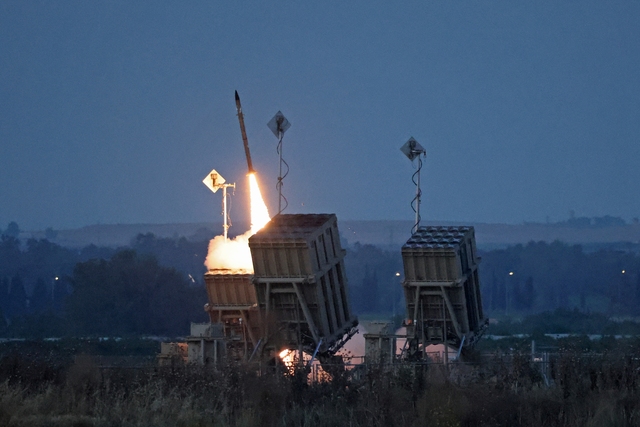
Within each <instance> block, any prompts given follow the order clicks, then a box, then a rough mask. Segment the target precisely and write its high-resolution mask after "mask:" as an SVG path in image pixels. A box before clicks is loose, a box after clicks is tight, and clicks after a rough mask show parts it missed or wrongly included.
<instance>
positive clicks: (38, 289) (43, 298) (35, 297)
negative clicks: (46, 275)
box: [29, 277, 53, 313]
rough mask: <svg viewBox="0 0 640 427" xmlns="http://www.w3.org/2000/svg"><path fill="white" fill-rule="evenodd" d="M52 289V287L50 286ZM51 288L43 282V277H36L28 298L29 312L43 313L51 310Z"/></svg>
mask: <svg viewBox="0 0 640 427" xmlns="http://www.w3.org/2000/svg"><path fill="white" fill-rule="evenodd" d="M52 290H53V288H52ZM51 309H52V306H51V290H50V289H49V287H48V286H47V284H46V283H45V281H44V279H42V278H41V277H38V280H36V284H35V286H34V287H33V292H32V293H31V298H29V311H30V312H31V313H44V312H46V311H51Z"/></svg>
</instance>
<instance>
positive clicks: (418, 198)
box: [414, 157, 422, 231]
mask: <svg viewBox="0 0 640 427" xmlns="http://www.w3.org/2000/svg"><path fill="white" fill-rule="evenodd" d="M418 161H419V162H420V166H418V184H417V185H416V222H415V224H416V225H415V230H414V231H417V230H418V227H419V226H420V196H421V194H422V193H421V192H420V170H421V169H422V159H420V157H418Z"/></svg>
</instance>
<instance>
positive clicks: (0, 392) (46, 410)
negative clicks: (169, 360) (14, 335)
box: [0, 351, 640, 427]
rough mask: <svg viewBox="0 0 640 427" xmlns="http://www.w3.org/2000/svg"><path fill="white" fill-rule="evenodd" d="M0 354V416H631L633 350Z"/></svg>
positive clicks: (639, 416)
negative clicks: (264, 358)
mask: <svg viewBox="0 0 640 427" xmlns="http://www.w3.org/2000/svg"><path fill="white" fill-rule="evenodd" d="M97 360H98V359H96V358H94V357H92V356H88V355H79V356H76V357H73V358H62V359H56V358H54V357H52V355H51V354H48V355H39V354H35V353H34V354H31V355H29V356H28V357H25V356H24V355H22V354H16V353H9V354H5V355H4V356H2V358H1V359H0V425H2V426H11V427H14V426H35V427H45V426H46V427H66V426H347V425H349V426H398V427H405V426H407V427H408V426H425V425H426V426H637V425H639V424H640V358H639V357H638V355H637V354H629V353H621V352H618V351H611V352H606V353H599V354H596V353H590V354H584V353H580V352H572V351H564V352H562V353H558V354H557V355H556V356H554V357H553V358H552V359H551V360H550V361H549V363H547V364H546V365H544V369H541V366H542V365H540V364H537V363H534V362H532V361H531V358H530V355H528V354H526V353H511V354H506V353H495V354H494V355H493V356H492V357H489V358H486V357H483V358H478V359H477V360H471V361H469V362H467V363H464V364H462V363H452V364H450V365H449V366H448V367H445V366H443V365H441V364H430V365H421V364H404V365H379V364H371V365H367V366H364V365H363V366H361V367H359V368H356V369H352V370H350V371H346V372H345V373H344V374H341V375H337V376H335V377H334V378H333V379H332V380H330V381H325V382H319V383H308V382H307V379H306V378H307V377H306V374H305V373H303V372H301V371H298V372H294V373H288V372H286V371H285V370H284V369H282V368H281V369H280V370H278V371H276V369H275V368H274V367H271V368H267V367H265V366H263V367H262V374H261V375H259V374H258V369H257V368H256V367H255V366H243V365H234V366H226V367H223V368H221V369H219V370H217V371H213V370H208V369H204V368H201V367H196V366H180V365H176V366H174V367H163V368H159V367H146V368H131V367H129V368H127V367H111V368H104V367H100V366H99V365H98V363H97V362H96V361H97Z"/></svg>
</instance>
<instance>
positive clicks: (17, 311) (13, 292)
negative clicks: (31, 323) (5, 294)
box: [7, 275, 27, 319]
mask: <svg viewBox="0 0 640 427" xmlns="http://www.w3.org/2000/svg"><path fill="white" fill-rule="evenodd" d="M8 305H9V306H8V308H7V316H8V317H9V318H10V319H13V318H14V317H17V316H23V315H25V314H27V292H26V291H25V289H24V283H22V279H21V278H20V276H19V275H15V276H13V278H11V285H10V287H9V304H8Z"/></svg>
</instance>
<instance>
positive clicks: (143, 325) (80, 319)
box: [65, 250, 206, 336]
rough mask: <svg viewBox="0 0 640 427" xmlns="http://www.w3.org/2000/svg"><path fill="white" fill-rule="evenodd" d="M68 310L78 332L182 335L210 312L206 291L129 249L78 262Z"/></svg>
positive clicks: (147, 257) (68, 314)
mask: <svg viewBox="0 0 640 427" xmlns="http://www.w3.org/2000/svg"><path fill="white" fill-rule="evenodd" d="M71 284H72V287H73V292H72V294H71V295H70V296H69V298H68V300H67V306H66V310H65V311H66V313H67V318H68V320H69V324H70V325H71V326H72V328H73V332H74V333H76V334H91V335H96V334H97V335H106V336H114V335H132V334H152V335H173V336H175V335H180V334H184V333H185V331H188V330H189V324H190V322H191V321H198V320H200V319H202V318H203V317H204V314H201V315H200V319H199V318H198V317H197V315H198V314H200V313H203V311H202V308H201V307H202V305H203V301H206V295H205V294H204V292H203V290H202V288H191V287H189V284H188V282H187V280H185V279H184V278H183V276H182V275H181V274H180V273H178V271H176V270H175V269H173V268H166V267H161V266H160V265H159V264H158V262H157V260H156V259H155V258H153V257H150V256H139V255H138V254H137V253H136V252H135V251H133V250H124V251H120V252H118V253H117V254H115V255H114V256H113V257H112V258H111V259H110V260H108V261H107V260H89V261H86V262H84V263H79V264H78V265H76V267H75V269H74V272H73V277H72V279H71Z"/></svg>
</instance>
